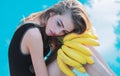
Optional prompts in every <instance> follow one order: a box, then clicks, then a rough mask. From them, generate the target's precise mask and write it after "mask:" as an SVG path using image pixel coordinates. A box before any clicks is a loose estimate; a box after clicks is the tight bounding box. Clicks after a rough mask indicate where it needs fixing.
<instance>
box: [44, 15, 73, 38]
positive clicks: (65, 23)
mask: <svg viewBox="0 0 120 76" xmlns="http://www.w3.org/2000/svg"><path fill="white" fill-rule="evenodd" d="M73 30H74V25H73V23H72V19H71V16H70V14H64V15H52V14H50V18H49V19H48V21H47V25H46V30H45V32H46V34H47V35H48V36H62V35H65V34H67V33H69V32H72V31H73Z"/></svg>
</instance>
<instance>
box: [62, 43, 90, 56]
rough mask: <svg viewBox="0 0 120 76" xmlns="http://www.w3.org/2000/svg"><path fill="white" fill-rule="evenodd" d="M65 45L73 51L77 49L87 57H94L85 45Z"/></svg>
mask: <svg viewBox="0 0 120 76" xmlns="http://www.w3.org/2000/svg"><path fill="white" fill-rule="evenodd" d="M64 45H66V46H68V47H71V48H73V49H76V50H78V51H80V52H82V53H83V54H85V55H88V56H91V55H92V53H91V52H90V49H89V48H88V47H85V46H84V45H82V44H80V43H78V42H73V41H66V42H64Z"/></svg>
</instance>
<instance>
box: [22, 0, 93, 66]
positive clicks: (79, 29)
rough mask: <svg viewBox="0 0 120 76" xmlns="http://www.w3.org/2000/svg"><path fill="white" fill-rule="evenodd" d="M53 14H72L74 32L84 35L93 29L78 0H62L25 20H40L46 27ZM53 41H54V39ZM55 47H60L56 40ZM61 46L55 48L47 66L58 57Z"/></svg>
mask: <svg viewBox="0 0 120 76" xmlns="http://www.w3.org/2000/svg"><path fill="white" fill-rule="evenodd" d="M51 12H53V13H55V14H56V15H57V14H59V15H64V14H65V13H68V12H69V13H70V14H71V18H72V22H73V24H74V25H75V29H74V31H73V32H75V33H78V34H82V33H84V32H85V31H87V30H89V29H90V28H91V23H90V20H89V18H88V16H87V13H86V11H85V9H84V8H83V6H82V5H81V3H80V2H79V1H77V0H62V1H60V2H58V3H57V4H55V5H54V6H52V7H50V8H48V9H47V10H45V11H42V12H36V13H33V14H31V15H30V16H28V17H27V18H25V19H24V21H27V20H32V19H35V18H36V17H37V18H39V21H40V24H41V26H45V25H46V24H47V21H48V19H49V17H50V13H51ZM52 40H53V39H52ZM54 41H55V42H54V43H55V46H58V44H59V42H57V40H56V38H55V39H54ZM59 47H60V46H58V47H56V48H55V51H54V52H52V54H51V55H50V57H48V59H47V60H46V65H48V64H50V63H51V62H52V61H54V60H55V59H56V57H57V50H58V48H59Z"/></svg>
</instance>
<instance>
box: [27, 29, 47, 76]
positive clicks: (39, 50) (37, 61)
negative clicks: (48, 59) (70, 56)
mask: <svg viewBox="0 0 120 76" xmlns="http://www.w3.org/2000/svg"><path fill="white" fill-rule="evenodd" d="M26 35H27V36H26V38H27V42H28V43H27V48H28V49H29V52H30V55H31V59H32V63H33V67H34V71H35V75H36V76H48V72H47V68H46V65H45V62H44V58H43V41H42V36H41V34H40V32H39V30H38V29H37V28H32V29H30V30H28V32H27V34H26Z"/></svg>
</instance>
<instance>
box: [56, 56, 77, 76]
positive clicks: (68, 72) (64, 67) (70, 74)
mask: <svg viewBox="0 0 120 76" xmlns="http://www.w3.org/2000/svg"><path fill="white" fill-rule="evenodd" d="M57 63H58V66H59V68H60V70H61V71H62V72H63V73H64V74H65V75H67V76H76V75H75V73H74V72H73V71H72V70H70V68H69V67H68V66H67V65H66V64H65V63H63V61H62V60H61V59H60V58H59V57H58V56H57Z"/></svg>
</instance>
